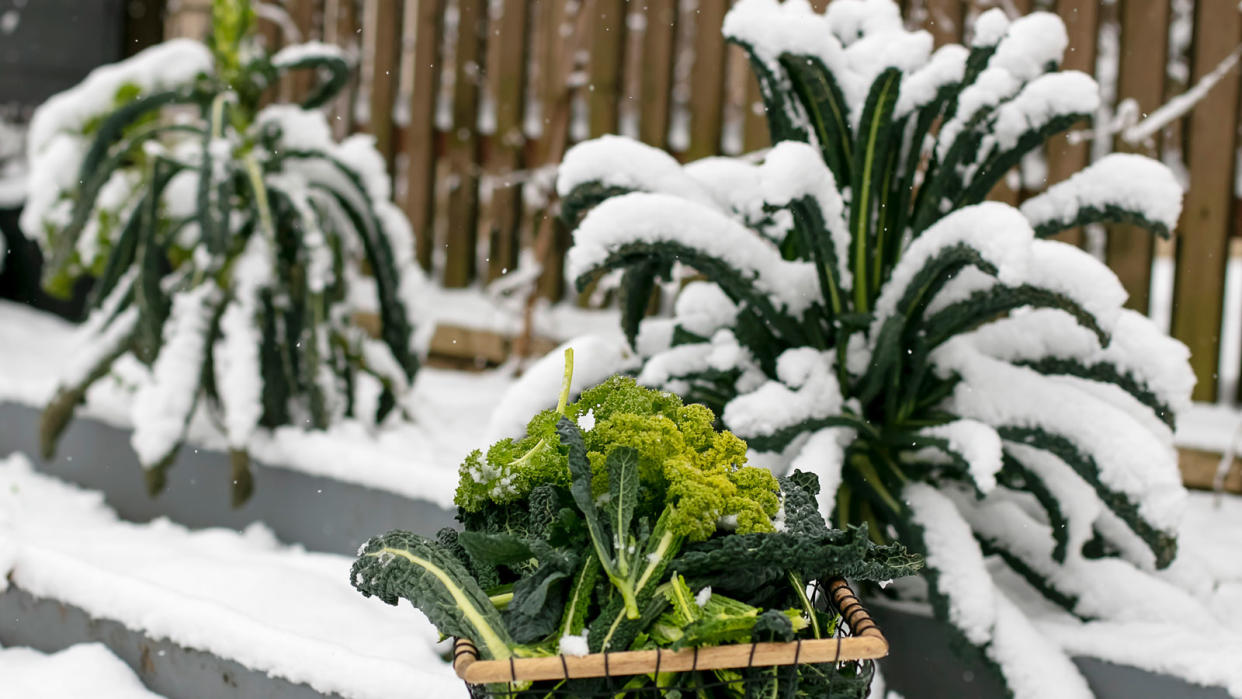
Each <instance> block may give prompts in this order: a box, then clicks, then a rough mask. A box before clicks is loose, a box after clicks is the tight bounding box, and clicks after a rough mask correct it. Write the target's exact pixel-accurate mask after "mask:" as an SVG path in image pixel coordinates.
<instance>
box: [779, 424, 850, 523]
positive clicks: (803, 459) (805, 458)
mask: <svg viewBox="0 0 1242 699" xmlns="http://www.w3.org/2000/svg"><path fill="white" fill-rule="evenodd" d="M854 437H855V432H854V430H851V429H849V428H845V427H827V428H824V429H821V430H816V431H815V432H813V433H812V434H811V436H810V437H809V438H807V440H806V442H805V443H804V444H803V445H802V447H801V448H800V449H799V450H798V452H797V456H795V457H794V458H793V461H792V462H790V464H789V472H790V473H792V472H793V470H794V469H798V470H800V471H805V472H807V473H814V474H815V475H816V476H817V477H818V478H819V495H818V496H817V497H816V499H817V500H818V502H819V513H820V514H821V515H823V516H824V520H825V521H832V519H831V518H832V511H833V510H834V509H835V508H836V504H837V502H836V500H837V488H839V487H840V486H841V469H842V467H844V465H845V445H846V444H848V443H849V442H851V441H853V439H854Z"/></svg>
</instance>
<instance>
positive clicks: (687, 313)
mask: <svg viewBox="0 0 1242 699" xmlns="http://www.w3.org/2000/svg"><path fill="white" fill-rule="evenodd" d="M674 309H675V310H674V316H675V317H676V318H677V324H678V325H680V326H681V327H682V328H683V329H685V330H686V331H687V332H692V333H694V334H695V335H699V336H701V337H711V336H712V335H713V334H714V333H715V332H716V331H717V330H719V329H720V328H724V327H729V326H731V325H732V324H733V320H734V318H736V317H737V311H738V309H737V305H736V304H734V303H733V301H732V300H730V299H729V297H728V296H727V295H725V293H724V291H722V290H721V289H720V287H719V286H717V285H716V284H713V283H711V282H705V281H693V282H690V283H688V284H686V286H685V287H683V288H682V290H681V293H679V294H678V295H677V301H676V305H675V307H674ZM670 339H671V338H670ZM665 344H666V345H667V343H665Z"/></svg>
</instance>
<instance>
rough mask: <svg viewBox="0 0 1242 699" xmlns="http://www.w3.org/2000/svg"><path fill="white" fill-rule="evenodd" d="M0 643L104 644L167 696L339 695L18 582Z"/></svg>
mask: <svg viewBox="0 0 1242 699" xmlns="http://www.w3.org/2000/svg"><path fill="white" fill-rule="evenodd" d="M0 616H3V617H4V619H5V620H6V623H5V624H4V625H3V626H0V644H3V645H13V646H29V647H30V648H34V649H36V650H41V651H44V652H48V653H51V652H56V651H59V650H63V649H65V648H68V647H70V646H73V645H76V644H78V643H81V642H83V641H95V642H99V643H103V644H104V645H105V646H107V647H108V649H109V650H111V651H112V652H113V653H114V654H115V655H116V656H117V657H118V658H120V659H121V660H123V661H124V662H125V664H127V665H129V666H130V667H131V668H132V669H133V670H134V672H135V673H137V674H138V676H139V678H140V679H141V680H142V683H143V684H145V685H146V686H147V687H148V688H149V689H151V691H153V692H155V693H157V694H160V695H162V696H163V697H165V698H166V699H180V698H182V697H184V698H185V699H198V698H199V697H221V698H222V699H224V698H228V697H238V698H239V699H240V698H241V697H268V698H270V699H312V698H313V697H325V696H327V697H340V695H339V694H326V695H325V694H321V693H319V692H317V691H315V690H314V689H311V688H310V687H308V686H306V685H304V684H298V683H295V682H289V681H287V680H283V679H281V678H279V677H272V676H270V675H268V674H267V673H264V672H258V671H255V670H251V669H249V668H247V667H244V666H242V665H240V664H239V663H237V662H235V661H232V660H227V659H225V658H220V657H217V656H215V655H212V654H211V653H208V652H205V651H201V650H194V649H191V648H185V647H183V646H179V645H177V644H175V643H172V642H170V641H167V640H157V639H153V638H150V637H148V636H146V635H144V634H143V633H141V632H138V631H134V630H131V629H128V628H126V627H125V625H124V624H121V623H119V622H116V621H112V620H110V619H98V618H94V617H92V616H91V615H89V614H87V613H86V612H84V611H83V610H81V609H79V608H78V607H75V606H73V605H70V604H64V603H62V602H57V601H55V600H49V599H44V598H40V597H37V596H35V595H32V594H30V593H29V592H26V591H24V590H21V589H19V588H17V587H16V586H11V587H9V589H8V590H6V591H4V592H0Z"/></svg>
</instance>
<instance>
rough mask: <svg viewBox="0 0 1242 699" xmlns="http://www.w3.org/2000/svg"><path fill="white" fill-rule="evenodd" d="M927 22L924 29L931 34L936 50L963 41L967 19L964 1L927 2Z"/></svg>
mask: <svg viewBox="0 0 1242 699" xmlns="http://www.w3.org/2000/svg"><path fill="white" fill-rule="evenodd" d="M925 4H926V12H927V20H926V26H925V27H924V28H925V29H926V30H927V31H929V32H931V35H932V38H933V39H935V41H936V48H940V47H941V46H944V45H945V44H953V43H959V42H961V40H962V29H963V27H962V24H963V20H964V19H965V13H964V12H963V9H964V8H963V7H962V0H926V3H925Z"/></svg>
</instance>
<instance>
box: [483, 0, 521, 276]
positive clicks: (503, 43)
mask: <svg viewBox="0 0 1242 699" xmlns="http://www.w3.org/2000/svg"><path fill="white" fill-rule="evenodd" d="M527 11H528V8H527V7H526V3H517V2H513V3H502V4H500V5H499V6H498V7H495V8H494V10H493V12H495V14H494V15H493V16H492V17H491V18H490V20H489V25H490V27H491V29H490V31H488V41H489V49H488V56H487V58H488V74H487V82H486V87H487V89H488V93H489V95H490V97H491V100H492V102H493V104H494V108H495V112H496V113H495V131H494V133H493V134H492V136H491V139H490V141H489V143H488V146H489V147H488V149H487V155H486V158H485V160H484V166H483V169H484V172H485V173H486V174H487V177H488V181H489V186H490V187H491V202H490V203H489V205H488V268H487V279H488V281H491V280H493V279H496V278H498V277H500V276H501V275H503V274H505V273H506V272H508V271H509V270H510V269H513V268H514V267H516V266H517V260H518V243H519V238H518V237H519V231H518V221H519V216H520V213H521V187H520V186H519V185H518V184H517V183H516V182H513V181H512V180H511V178H509V177H508V175H509V174H510V173H512V172H514V171H515V170H517V169H519V168H520V167H521V165H522V146H523V143H524V142H525V137H524V136H523V135H522V117H523V114H524V109H523V107H524V100H525V97H526V80H525V74H526V71H525V63H524V61H525V58H526V46H527V44H526V38H527V31H526V29H527Z"/></svg>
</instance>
